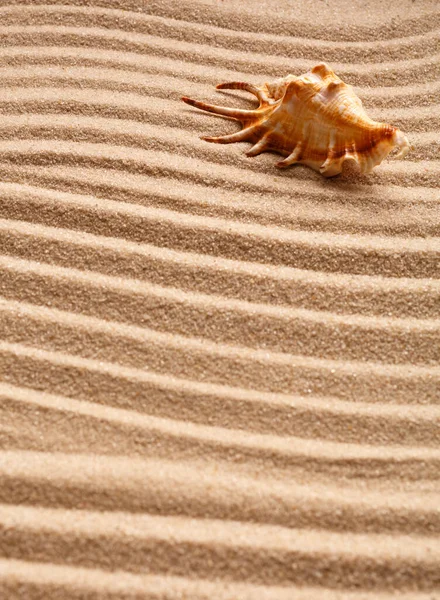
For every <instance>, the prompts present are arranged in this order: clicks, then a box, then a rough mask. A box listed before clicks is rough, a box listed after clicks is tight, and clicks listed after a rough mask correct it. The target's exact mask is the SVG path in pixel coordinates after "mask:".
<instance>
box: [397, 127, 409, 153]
mask: <svg viewBox="0 0 440 600" xmlns="http://www.w3.org/2000/svg"><path fill="white" fill-rule="evenodd" d="M393 142H394V145H395V146H396V148H397V149H398V150H399V152H398V153H397V154H396V155H395V156H394V158H403V157H404V156H406V155H407V154H408V152H409V151H410V149H411V146H410V143H409V141H408V138H407V137H406V136H405V135H404V134H403V132H402V131H400V129H396V131H395V132H394V135H393Z"/></svg>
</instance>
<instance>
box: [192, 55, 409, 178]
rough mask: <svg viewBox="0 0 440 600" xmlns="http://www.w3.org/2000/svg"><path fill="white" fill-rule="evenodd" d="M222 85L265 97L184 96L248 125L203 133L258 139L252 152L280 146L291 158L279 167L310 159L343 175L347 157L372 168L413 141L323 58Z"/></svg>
mask: <svg viewBox="0 0 440 600" xmlns="http://www.w3.org/2000/svg"><path fill="white" fill-rule="evenodd" d="M217 89H220V90H225V89H239V90H246V91H248V92H251V93H252V94H254V96H256V97H257V99H258V100H259V102H260V105H259V107H258V108H257V109H255V110H240V109H234V108H227V107H222V106H213V105H211V104H206V103H205V102H198V101H197V100H192V99H191V98H187V97H183V98H182V100H183V101H184V102H186V103H187V104H190V105H191V106H195V107H196V108H200V109H202V110H206V111H208V112H211V113H215V114H217V115H222V116H224V117H229V118H231V119H236V120H237V121H241V123H242V126H243V129H242V130H241V131H239V132H237V133H233V134H231V135H225V136H222V137H203V138H202V139H204V140H206V141H207V142H215V143H217V144H230V143H233V142H243V141H246V142H252V143H253V146H252V148H251V149H250V150H249V151H248V152H247V155H248V156H256V155H257V154H260V153H261V152H265V151H267V150H268V151H272V152H278V153H279V154H281V155H282V156H285V157H286V158H285V159H284V160H282V161H280V162H278V163H277V165H276V166H277V167H288V166H289V165H293V164H295V163H300V164H303V165H307V166H309V167H311V168H312V169H314V170H315V171H318V172H319V173H321V174H322V175H324V176H325V177H332V176H334V175H338V173H340V172H341V171H342V165H343V163H344V161H346V160H351V161H354V162H356V163H357V164H358V165H359V168H360V171H361V173H371V171H372V169H373V167H375V166H376V165H378V164H380V163H381V162H382V160H383V159H384V158H386V156H388V154H389V153H390V152H391V151H392V150H393V148H395V147H397V148H398V149H399V150H400V151H399V153H398V154H397V155H396V157H403V156H405V155H406V154H407V153H408V151H409V149H410V145H409V142H408V140H407V138H406V137H405V135H404V134H403V133H402V131H400V130H399V129H397V128H396V127H393V126H392V125H388V124H386V123H377V122H376V121H373V120H372V119H370V118H369V117H368V116H367V114H366V112H365V110H364V108H363V106H362V102H361V100H360V98H358V96H356V94H355V93H354V91H353V89H352V87H351V86H350V85H347V84H346V83H344V82H343V81H342V80H341V79H340V78H339V77H338V76H337V75H336V74H335V73H334V72H333V71H332V69H330V67H329V66H328V65H326V64H325V63H320V64H318V65H316V67H313V69H312V70H311V71H310V72H308V73H305V74H304V75H301V76H300V77H295V76H294V75H287V77H284V78H281V79H277V80H276V81H274V82H273V83H265V84H264V85H262V86H255V85H252V84H249V83H243V82H239V81H233V82H231V83H221V84H220V85H218V86H217Z"/></svg>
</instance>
